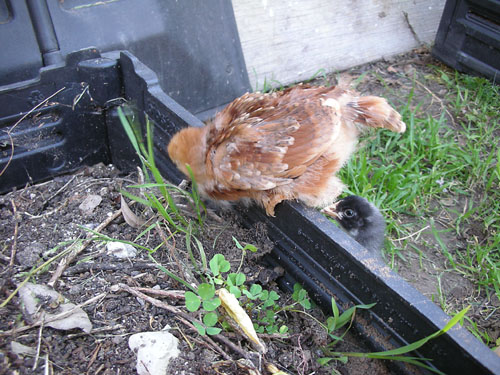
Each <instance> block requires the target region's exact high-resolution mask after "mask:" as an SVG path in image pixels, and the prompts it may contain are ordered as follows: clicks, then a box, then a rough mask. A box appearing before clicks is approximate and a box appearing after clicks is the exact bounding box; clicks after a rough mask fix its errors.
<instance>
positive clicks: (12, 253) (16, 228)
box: [9, 199, 19, 267]
mask: <svg viewBox="0 0 500 375" xmlns="http://www.w3.org/2000/svg"><path fill="white" fill-rule="evenodd" d="M10 203H11V204H12V213H13V216H14V223H15V224H14V239H13V240H12V248H11V249H10V261H9V266H11V267H12V266H13V265H14V259H15V257H16V252H17V233H18V232H19V222H18V221H17V208H16V203H15V202H14V199H11V200H10Z"/></svg>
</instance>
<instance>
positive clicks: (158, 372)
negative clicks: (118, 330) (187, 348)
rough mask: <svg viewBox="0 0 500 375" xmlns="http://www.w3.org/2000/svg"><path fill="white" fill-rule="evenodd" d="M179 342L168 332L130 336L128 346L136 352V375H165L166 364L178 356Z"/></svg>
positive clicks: (142, 333)
mask: <svg viewBox="0 0 500 375" xmlns="http://www.w3.org/2000/svg"><path fill="white" fill-rule="evenodd" d="M178 343H179V340H177V338H176V337H175V336H174V335H172V334H171V333H170V332H168V331H159V332H141V333H136V334H135V335H132V336H130V338H129V340H128V346H129V347H130V349H131V350H133V351H134V352H137V365H136V368H137V374H139V375H166V373H167V367H168V363H169V362H170V360H171V359H172V358H176V357H177V356H178V355H179V349H178Z"/></svg>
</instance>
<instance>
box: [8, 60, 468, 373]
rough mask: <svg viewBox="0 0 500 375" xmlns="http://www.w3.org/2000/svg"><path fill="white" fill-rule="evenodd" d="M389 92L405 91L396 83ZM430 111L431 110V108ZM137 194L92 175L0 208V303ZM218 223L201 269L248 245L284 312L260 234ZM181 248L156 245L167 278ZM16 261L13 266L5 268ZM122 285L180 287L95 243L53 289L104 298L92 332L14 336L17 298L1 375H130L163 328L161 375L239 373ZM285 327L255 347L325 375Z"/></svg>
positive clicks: (454, 293)
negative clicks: (147, 337) (172, 339)
mask: <svg viewBox="0 0 500 375" xmlns="http://www.w3.org/2000/svg"><path fill="white" fill-rule="evenodd" d="M429 59H431V57H430V56H429V54H427V53H421V54H418V53H417V54H412V55H406V56H400V57H398V59H395V60H388V61H381V62H378V63H374V64H368V65H366V66H363V67H361V68H357V69H353V70H352V71H351V74H352V75H359V74H361V73H363V72H365V71H376V70H377V69H378V70H380V72H381V74H385V75H387V77H386V78H387V79H391V77H390V74H389V73H390V71H389V72H388V71H387V67H388V66H389V65H390V66H394V69H401V70H403V71H404V70H408V74H410V72H411V71H414V70H419V71H425V69H427V68H426V64H427V63H429V62H430V60H429ZM434 63H436V62H434ZM393 84H394V85H396V84H397V85H399V84H403V85H404V84H408V83H405V82H403V83H397V82H396V80H394V82H393ZM358 89H359V90H360V91H362V92H370V93H371V94H374V95H377V94H384V95H386V93H385V92H383V91H384V89H383V88H381V85H380V84H377V83H375V82H374V81H371V80H370V79H365V80H364V81H363V82H362V83H361V85H360V86H359V87H358ZM422 95H424V94H422ZM436 110H439V108H438V107H436ZM135 183H137V177H136V176H135V175H131V176H124V175H122V174H121V173H120V172H119V171H118V170H116V169H115V168H114V167H113V166H104V165H97V166H92V167H87V168H84V169H82V170H80V171H77V172H75V173H74V174H69V175H63V176H60V177H57V178H55V179H53V180H51V181H47V182H44V183H40V184H37V185H34V186H28V187H26V188H25V189H20V190H17V191H14V192H11V193H9V194H6V195H3V196H0V292H1V293H0V303H1V302H3V301H5V300H6V299H7V298H8V297H9V296H10V295H11V293H12V292H13V291H14V290H15V288H16V286H17V285H18V284H19V283H20V282H21V281H22V280H23V279H24V278H25V277H26V272H27V271H29V270H31V269H32V268H33V267H35V266H39V265H41V264H42V263H43V262H44V261H46V260H47V259H49V258H50V257H51V256H53V255H54V254H55V252H54V251H53V249H54V248H55V247H57V246H58V245H59V244H61V243H64V242H66V241H69V240H72V239H77V238H80V239H84V238H85V237H86V236H87V235H88V231H86V230H85V229H84V228H88V229H93V230H95V229H96V228H98V227H99V225H100V224H101V223H104V222H106V221H107V220H109V218H110V217H112V215H113V214H114V213H116V212H117V211H118V210H119V209H120V194H119V190H120V188H121V187H122V186H125V185H129V184H135ZM89 196H99V197H100V198H101V199H102V200H101V201H100V203H99V204H98V205H97V206H96V207H95V208H93V209H92V210H85V208H84V207H81V204H82V202H84V200H85V199H86V198H88V197H89ZM134 210H135V212H136V213H137V214H142V215H144V216H147V215H148V213H147V212H145V211H141V210H139V209H138V208H137V207H135V208H134ZM219 215H221V216H222V220H221V221H219V220H216V219H213V218H212V219H210V218H209V219H207V222H206V224H205V226H204V228H205V229H204V232H203V236H202V237H200V240H201V241H202V243H203V246H204V249H205V250H206V252H207V257H208V258H210V257H211V255H212V254H214V253H216V252H218V253H222V254H224V255H225V257H226V259H228V260H229V261H230V263H231V265H232V266H233V267H235V268H237V267H238V264H239V261H240V251H239V250H238V249H237V248H236V246H235V243H234V241H233V239H232V237H233V236H234V237H236V238H237V239H238V240H239V241H240V242H242V243H251V244H254V245H256V247H257V248H258V249H259V251H258V252H257V253H256V254H255V255H253V254H252V255H249V256H247V257H246V258H245V262H244V264H243V267H242V270H243V272H244V273H245V274H246V276H247V282H248V283H252V282H258V283H260V284H262V285H263V287H264V288H267V289H269V290H276V291H277V292H278V293H279V294H280V295H281V298H280V301H279V302H280V303H281V304H286V303H290V300H291V296H290V295H289V294H286V293H284V292H282V291H280V290H278V289H277V285H276V282H275V279H276V278H277V277H278V276H279V270H270V269H267V268H266V267H265V265H264V264H263V263H262V262H261V257H262V255H263V254H265V253H266V252H268V251H270V250H271V248H272V243H271V242H270V241H269V240H268V239H267V237H266V233H265V229H264V228H262V227H256V228H253V230H248V229H243V228H241V227H240V226H239V225H238V223H237V222H236V221H235V218H234V217H233V216H232V214H231V213H230V212H224V213H222V214H219ZM141 231H142V229H136V228H133V227H131V226H130V225H128V224H127V223H126V222H125V221H124V219H123V217H122V216H118V217H117V218H116V219H114V220H112V221H110V222H109V224H108V225H106V226H105V227H104V228H103V229H102V230H101V233H103V234H105V235H107V236H109V237H112V238H117V239H121V240H129V241H132V240H134V239H135V238H136V236H137V235H138V234H139V233H140V232H141ZM162 235H164V233H163V234H162V233H159V232H156V231H154V230H153V231H151V232H150V234H149V235H146V236H143V237H142V238H141V239H140V240H138V241H137V242H138V243H140V244H141V245H143V246H147V247H149V248H155V247H156V246H157V245H159V244H160V243H161V242H162ZM424 235H425V234H424ZM174 238H175V237H174ZM183 241H184V240H183V239H182V238H180V237H179V238H177V240H175V239H174V241H171V240H169V241H168V245H163V246H162V247H160V248H159V249H158V251H156V252H155V254H154V257H155V259H156V261H157V262H159V263H160V264H161V265H162V266H164V267H166V268H167V269H169V270H171V271H172V272H176V273H182V274H184V269H185V267H187V266H185V265H189V264H190V263H189V260H188V256H187V252H186V250H185V243H184V242H183ZM450 241H451V239H450ZM214 244H215V245H214ZM171 246H175V248H176V249H177V251H178V254H181V256H180V258H178V259H175V258H173V257H172V256H171ZM61 248H62V247H61ZM57 251H60V249H58V250H57ZM13 252H15V255H14V257H13V259H12V260H13V264H12V265H9V263H10V262H11V256H12V254H13ZM434 261H435V262H439V261H440V260H439V259H434ZM58 263H59V260H57V261H55V262H53V263H52V264H51V265H50V266H48V267H46V268H44V269H42V270H41V271H40V272H38V273H37V274H35V275H34V276H33V277H32V279H31V281H32V282H34V283H37V284H47V283H48V282H49V280H50V278H51V276H52V275H53V272H54V271H55V269H56V267H57V264H58ZM425 269H426V270H427V269H428V270H429V272H428V273H426V272H422V271H423V269H422V268H420V267H419V265H418V260H417V259H414V260H411V262H410V264H409V265H408V264H404V265H401V267H398V272H399V273H400V274H401V275H402V276H403V277H405V278H406V279H408V280H409V281H410V282H411V283H412V284H414V285H416V287H417V289H419V290H420V291H421V292H422V293H424V294H426V295H427V296H429V295H430V294H431V293H435V290H436V289H435V288H436V287H435V283H436V280H435V274H433V270H432V268H431V267H429V268H425ZM23 272H24V273H23ZM462 281H463V280H462V279H461V280H453V279H452V278H451V277H450V278H449V279H446V280H444V282H445V283H446V288H445V290H446V291H447V293H449V295H450V298H451V297H454V298H456V299H457V300H459V299H460V298H462V296H464V295H467V293H470V290H471V289H470V288H471V287H472V286H471V285H468V284H461V282H462ZM119 283H123V284H127V285H128V286H130V287H142V288H148V290H149V292H151V290H154V289H156V290H157V289H161V290H179V289H182V285H180V284H179V283H178V282H176V281H174V280H173V279H172V278H170V277H169V276H167V275H166V274H165V273H164V272H163V271H161V270H160V269H158V267H157V266H156V265H155V264H154V263H153V262H152V260H151V259H150V258H149V257H148V254H147V252H146V251H139V252H138V253H137V256H136V257H135V258H125V259H120V258H117V257H115V256H113V255H112V254H110V253H109V252H108V251H107V249H106V246H105V244H104V243H103V242H102V241H92V242H90V243H89V244H88V246H87V247H86V248H85V249H84V250H83V251H82V252H81V253H79V254H78V255H77V256H76V258H75V259H74V261H73V262H71V264H69V266H68V268H67V269H66V270H65V271H64V273H63V274H62V276H61V277H60V278H59V280H58V282H57V283H56V284H55V289H56V290H57V291H58V292H59V293H61V294H62V295H63V296H65V297H66V298H67V299H69V300H70V301H71V302H73V303H74V304H77V305H78V304H84V303H85V302H87V301H89V300H91V299H92V298H94V297H96V296H99V295H100V294H102V298H99V299H97V300H95V301H93V302H92V303H89V304H88V305H84V306H83V310H84V311H85V312H86V313H87V315H88V317H89V319H90V321H91V322H92V325H93V328H92V331H91V332H90V334H87V333H84V332H82V331H81V330H80V329H73V330H70V331H62V330H57V329H54V328H51V327H45V326H42V327H41V328H40V327H38V326H37V327H33V328H31V329H26V330H24V331H14V329H15V328H19V327H23V326H27V325H29V324H30V323H32V322H31V321H30V320H29V317H28V316H27V314H26V313H25V312H24V311H23V309H22V306H21V304H20V302H19V298H18V296H15V297H14V298H13V299H12V300H11V301H10V302H9V303H7V304H6V306H5V307H1V308H0V375H1V374H15V373H18V374H27V373H51V372H50V371H53V373H58V374H83V373H88V374H91V373H92V374H94V373H95V374H135V373H136V369H135V367H136V353H134V352H133V351H132V350H131V349H130V348H129V346H128V338H129V337H130V335H132V334H134V333H138V332H144V331H159V330H162V329H163V328H164V327H166V326H169V327H171V328H170V332H171V333H172V334H173V335H174V336H176V337H177V338H178V339H179V349H180V355H179V357H178V358H177V359H175V360H174V361H173V362H172V363H171V365H170V367H169V371H168V373H169V374H178V375H181V374H182V375H189V374H217V373H225V374H242V373H243V372H242V370H241V369H240V370H237V369H235V367H234V366H235V365H234V363H233V364H231V365H227V366H226V367H224V363H223V362H221V361H223V360H224V357H223V355H221V353H220V352H217V350H216V349H214V347H215V346H214V345H211V344H210V343H207V341H206V340H205V339H203V338H201V337H200V336H199V335H198V334H197V333H196V332H194V331H193V330H192V329H190V328H188V327H187V326H186V325H184V324H183V323H182V322H181V321H180V320H179V319H177V318H176V317H175V316H174V314H173V313H171V312H168V311H166V310H165V309H163V308H161V307H158V306H155V305H153V304H152V303H150V302H147V301H145V300H144V299H142V298H138V297H136V296H134V295H131V294H130V293H129V292H126V291H124V290H123V289H117V287H116V286H117V285H118V284H119ZM459 283H460V284H459ZM153 297H155V298H158V299H161V300H162V301H164V302H165V303H167V304H169V305H171V306H177V307H179V308H182V306H183V302H182V300H180V299H175V298H162V297H159V296H157V295H153ZM50 307H51V306H49V307H48V308H50ZM52 307H53V306H52ZM312 315H313V316H315V317H316V318H317V319H319V320H320V321H323V322H324V321H325V317H324V316H323V315H322V313H321V312H320V311H318V310H314V311H313V312H312ZM282 319H283V321H284V323H286V324H287V326H288V327H289V329H290V331H289V332H290V333H289V334H288V335H287V336H284V337H277V336H276V335H273V336H272V337H269V336H265V335H264V337H263V340H264V341H265V343H266V345H267V346H268V348H269V350H268V353H267V354H266V359H267V360H268V361H269V362H271V363H274V364H275V365H276V366H278V367H279V368H280V369H283V370H284V371H287V372H289V373H292V374H317V375H323V374H331V373H332V372H331V371H332V369H331V368H330V369H329V368H326V367H320V366H319V365H318V364H317V362H316V359H317V358H318V357H321V356H322V354H321V351H320V349H319V348H320V347H321V346H322V345H324V344H325V339H326V336H325V334H324V331H322V330H321V329H320V327H319V325H318V324H316V323H315V322H314V320H312V319H310V318H308V317H306V316H305V315H303V314H298V313H287V314H283V316H282ZM226 336H227V338H228V339H229V340H230V341H231V342H233V343H234V344H235V346H236V347H237V348H240V349H241V348H247V347H248V346H247V344H246V343H245V342H244V341H243V340H241V338H240V337H238V336H235V335H234V334H226ZM12 342H18V343H21V344H23V345H26V346H28V347H30V348H32V349H33V350H34V352H35V353H38V354H35V355H20V354H15V352H14V350H13V348H12ZM216 345H217V346H218V347H219V348H221V349H222V351H224V352H225V353H227V354H229V356H230V357H231V358H232V359H240V358H241V356H239V354H238V352H237V351H236V352H235V351H234V350H232V349H231V348H230V347H228V346H227V345H225V344H224V343H221V342H216ZM359 346H360V344H359V342H357V341H356V339H355V338H354V337H352V336H349V335H348V336H346V339H345V341H344V343H343V344H342V345H341V346H340V347H339V348H338V350H339V351H357V350H359ZM233 349H234V348H233ZM214 363H216V364H215V365H214ZM334 368H335V369H336V371H338V373H340V374H362V373H368V374H385V373H389V372H388V370H387V368H386V367H385V364H384V363H382V362H380V361H371V360H362V359H359V360H356V359H349V362H348V363H347V364H342V363H340V362H338V363H336V364H335V365H334ZM46 371H49V372H46ZM217 371H218V372H217Z"/></svg>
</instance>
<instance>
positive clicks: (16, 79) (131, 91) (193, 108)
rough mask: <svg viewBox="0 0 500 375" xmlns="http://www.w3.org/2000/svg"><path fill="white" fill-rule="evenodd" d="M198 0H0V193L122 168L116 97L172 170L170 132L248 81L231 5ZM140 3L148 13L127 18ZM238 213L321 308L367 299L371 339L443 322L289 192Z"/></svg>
mask: <svg viewBox="0 0 500 375" xmlns="http://www.w3.org/2000/svg"><path fill="white" fill-rule="evenodd" d="M139 3H140V4H139ZM195 3H196V6H195ZM206 3H208V2H203V3H201V2H194V1H193V2H191V1H183V2H178V3H173V2H164V1H161V0H158V1H152V0H143V1H141V2H137V1H133V0H121V1H114V2H102V1H90V0H89V1H76V0H74V1H71V0H65V1H64V2H60V1H57V0H47V1H46V2H45V1H41V0H34V1H28V0H27V1H26V2H24V1H6V0H0V41H1V43H2V48H5V49H4V51H3V52H7V53H3V54H2V57H1V58H0V76H1V80H2V81H1V84H2V86H0V124H1V125H0V126H1V130H2V132H1V133H0V146H1V155H0V171H2V170H3V174H2V175H1V177H0V191H1V192H6V191H9V190H10V189H12V188H14V187H22V186H24V185H25V184H27V183H36V182H38V181H41V180H44V179H48V178H51V177H53V176H55V175H57V174H61V173H64V172H69V171H72V170H74V169H77V168H79V167H81V166H82V165H87V164H94V163H97V162H104V163H110V162H112V163H114V164H116V165H117V166H118V167H119V168H121V169H123V170H127V169H131V168H133V167H134V165H135V163H136V162H135V161H134V157H135V155H134V154H133V150H132V147H131V146H130V145H129V143H128V139H127V138H126V135H125V134H124V132H123V130H122V127H121V124H120V122H119V120H118V117H117V107H118V106H119V105H121V104H123V103H124V101H127V102H128V103H133V105H134V107H135V109H136V110H137V113H138V114H139V118H140V119H141V121H142V124H143V125H144V121H145V116H147V117H148V118H149V119H150V120H151V121H152V123H153V124H154V144H155V151H156V152H155V155H156V160H157V165H158V167H159V168H160V170H161V171H162V173H163V174H164V176H165V177H166V178H168V179H170V180H171V181H173V182H178V181H179V180H180V178H181V175H180V173H179V172H178V171H177V169H176V168H175V167H174V166H173V165H172V163H171V161H170V160H169V159H168V156H167V155H166V153H165V146H166V144H167V143H168V141H169V139H170V137H171V136H172V134H174V133H175V132H176V131H177V130H178V129H180V128H182V127H185V126H188V125H189V126H203V124H202V122H201V121H200V118H205V117H206V116H208V115H209V114H211V113H213V112H214V111H215V110H216V109H217V108H218V107H220V106H222V105H224V104H225V103H226V102H228V101H230V100H232V99H233V98H234V97H236V96H238V95H240V94H241V93H242V92H244V91H246V90H249V89H250V88H249V84H248V78H247V75H246V71H245V67H244V63H243V59H242V52H241V48H240V45H239V40H238V35H237V29H236V25H235V21H234V16H233V13H232V8H231V3H230V2H229V1H216V2H210V6H208V5H204V4H206ZM139 14H140V15H145V18H146V19H147V20H146V21H145V20H143V21H137V22H141V24H140V26H137V25H136V24H134V22H135V21H136V18H137V15H139ZM133 21H134V22H133ZM131 30H132V31H131ZM105 33H107V34H106V35H104V34H105ZM68 34H71V35H68ZM79 34H80V35H81V36H80V37H78V35H79ZM16 41H17V42H16ZM16 46H18V47H16ZM118 49H126V50H127V51H119V50H118ZM130 51H133V53H134V54H132V53H131V52H130ZM144 61H147V65H149V66H151V67H153V69H154V70H155V71H153V70H151V69H150V68H149V67H148V66H146V64H145V63H144ZM200 67H203V68H202V69H200ZM221 81H223V82H221ZM169 94H170V95H169ZM192 113H195V115H197V116H198V117H197V116H195V115H193V114H192ZM238 212H239V214H240V216H241V220H242V223H243V224H244V225H247V226H252V225H253V223H255V222H263V223H265V224H266V226H267V228H268V233H269V236H270V238H271V240H273V241H274V243H275V248H274V250H273V251H272V253H271V255H270V256H269V257H268V259H267V261H268V262H269V263H271V264H279V265H281V266H282V267H283V268H284V269H285V271H286V272H285V276H284V277H283V278H282V280H281V283H282V286H283V287H289V286H290V285H293V283H294V282H299V283H301V284H302V285H304V287H305V288H306V289H307V290H308V291H309V292H310V294H311V296H312V297H313V298H314V299H315V301H316V302H317V303H318V305H319V306H321V307H322V308H323V309H325V311H326V312H327V313H330V311H329V309H330V306H331V305H330V299H331V296H335V299H336V300H337V301H338V302H339V305H340V306H343V307H346V306H351V305H352V304H358V303H372V302H376V303H377V304H376V305H375V307H374V308H372V309H370V310H369V311H363V312H360V313H359V314H358V315H357V317H358V321H363V324H360V323H357V324H355V327H354V328H355V332H356V333H357V334H358V335H359V337H360V338H361V339H362V340H364V341H365V342H366V343H367V344H368V345H369V346H370V348H371V349H372V350H384V349H390V348H394V347H398V346H401V345H406V344H407V343H410V342H414V341H416V340H418V339H421V338H423V337H425V336H427V335H429V334H431V333H433V332H435V331H437V330H438V329H440V328H442V327H444V325H445V324H446V323H447V321H448V320H449V317H448V316H447V315H446V314H444V313H443V312H442V310H441V309H439V308H438V307H437V306H435V305H434V304H433V303H432V302H431V301H429V300H428V299H427V298H425V297H424V296H422V295H421V294H420V293H418V292H417V291H416V290H415V289H414V288H413V287H411V286H410V285H408V284H407V283H406V282H405V281H404V280H402V279H401V278H400V277H399V276H398V275H397V274H395V273H394V272H392V271H391V270H390V269H389V268H388V267H387V266H385V265H384V264H383V263H381V262H380V261H379V260H378V259H374V258H372V257H371V256H370V255H369V253H368V251H367V250H366V249H364V248H362V247H361V246H360V245H359V244H357V243H356V242H354V241H353V240H352V239H351V238H350V237H348V236H346V235H345V234H344V233H343V232H342V231H340V230H339V229H338V228H337V227H336V226H335V225H333V224H332V223H330V222H329V221H328V220H327V219H326V218H324V217H323V216H322V215H320V214H319V213H318V212H316V211H314V210H311V209H306V208H304V207H302V206H301V205H299V204H296V203H282V204H280V205H278V207H277V210H276V217H275V218H269V217H267V216H266V215H265V214H264V212H263V211H262V210H261V209H259V208H250V209H241V210H238ZM367 326H370V327H371V328H374V329H375V330H376V332H377V334H375V335H374V334H370V333H369V332H368V330H367ZM372 333H373V331H372ZM417 355H420V356H423V357H425V358H430V359H431V360H432V361H431V362H429V365H430V366H434V367H436V368H438V369H439V370H441V371H443V372H445V373H448V374H462V373H463V374H500V359H499V358H498V357H497V356H496V355H495V354H493V353H492V352H491V351H490V350H489V349H488V348H487V347H485V346H484V345H483V344H482V343H480V342H479V341H478V340H477V339H476V338H474V337H473V336H472V335H471V334H470V333H468V332H467V331H466V330H465V329H463V328H461V327H454V328H453V329H452V330H450V331H449V332H448V333H447V334H444V335H442V336H440V337H439V338H437V339H435V340H433V341H431V342H429V343H428V344H426V345H425V346H424V347H422V348H421V350H420V351H419V353H417ZM391 366H393V367H392V368H393V371H394V373H396V374H399V373H408V372H410V369H408V368H405V367H404V366H402V365H401V364H399V363H393V364H392V365H391ZM411 372H413V370H412V371H411Z"/></svg>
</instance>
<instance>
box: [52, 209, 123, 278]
mask: <svg viewBox="0 0 500 375" xmlns="http://www.w3.org/2000/svg"><path fill="white" fill-rule="evenodd" d="M121 214H122V210H121V209H120V210H118V211H116V212H115V213H114V214H113V215H111V216H110V217H108V218H107V219H106V220H104V221H103V222H102V223H101V224H99V226H98V227H97V228H96V229H95V230H94V232H97V233H99V232H100V231H102V230H103V229H104V228H106V227H107V226H108V225H109V224H110V223H111V222H112V221H113V220H115V219H116V218H117V217H119V216H120V215H121ZM93 235H94V233H93V232H89V233H88V234H87V240H85V241H84V242H83V243H82V244H81V245H80V246H79V247H77V248H76V249H75V250H73V251H71V252H70V253H69V254H68V255H67V256H66V257H65V258H63V259H62V260H61V261H60V262H59V265H58V266H57V269H56V270H55V272H54V274H53V275H52V277H51V278H50V281H49V282H48V283H47V284H48V285H49V286H51V287H54V285H55V284H56V282H57V280H58V279H59V277H61V275H62V274H63V272H64V270H65V269H66V267H68V265H69V264H70V263H71V262H72V261H73V260H74V259H75V258H76V256H77V255H78V254H80V253H81V252H82V251H83V250H85V249H86V248H87V246H88V245H90V243H91V238H92V236H93Z"/></svg>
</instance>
